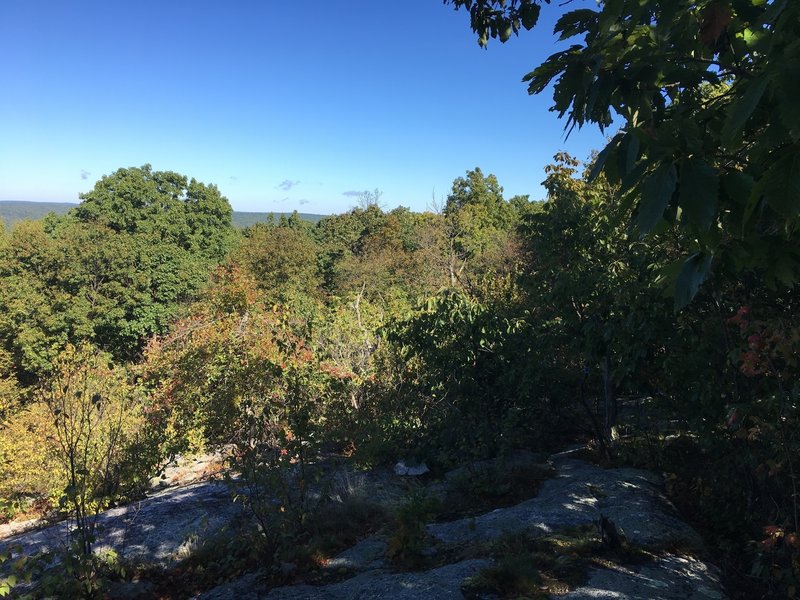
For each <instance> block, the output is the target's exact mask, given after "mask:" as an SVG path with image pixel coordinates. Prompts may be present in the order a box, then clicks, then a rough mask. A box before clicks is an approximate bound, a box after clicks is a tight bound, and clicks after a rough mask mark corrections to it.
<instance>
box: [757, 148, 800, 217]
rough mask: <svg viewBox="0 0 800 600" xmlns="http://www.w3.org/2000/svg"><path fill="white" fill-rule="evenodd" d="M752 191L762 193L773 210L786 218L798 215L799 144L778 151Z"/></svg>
mask: <svg viewBox="0 0 800 600" xmlns="http://www.w3.org/2000/svg"><path fill="white" fill-rule="evenodd" d="M753 192H754V193H759V192H760V193H763V195H764V196H765V197H766V200H767V204H769V205H770V206H771V207H772V208H773V209H774V210H775V212H777V213H778V214H779V215H781V216H783V217H785V218H787V219H794V218H796V217H798V216H800V144H795V145H794V146H790V147H788V148H783V149H781V151H780V157H779V158H777V160H775V162H773V163H772V166H771V167H770V168H769V170H767V172H766V173H764V175H762V176H761V179H760V180H759V181H758V184H756V189H754V190H753Z"/></svg>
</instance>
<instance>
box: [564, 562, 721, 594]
mask: <svg viewBox="0 0 800 600" xmlns="http://www.w3.org/2000/svg"><path fill="white" fill-rule="evenodd" d="M720 590H721V588H720V584H719V577H718V576H717V574H716V573H715V572H713V571H712V570H710V569H709V568H708V567H707V566H706V565H705V564H703V563H702V562H700V561H699V560H695V559H693V558H682V557H678V556H672V555H666V556H662V557H660V558H658V559H656V560H655V561H654V562H652V563H643V564H640V565H636V566H631V567H618V568H615V569H593V570H592V571H591V573H590V575H589V581H588V582H587V583H586V585H584V586H581V587H579V588H577V589H575V590H573V591H571V592H569V593H568V594H566V595H564V596H560V597H559V598H560V599H562V600H598V599H600V600H620V599H622V598H624V599H625V600H723V599H724V598H725V596H724V595H723V594H722V592H721V591H720Z"/></svg>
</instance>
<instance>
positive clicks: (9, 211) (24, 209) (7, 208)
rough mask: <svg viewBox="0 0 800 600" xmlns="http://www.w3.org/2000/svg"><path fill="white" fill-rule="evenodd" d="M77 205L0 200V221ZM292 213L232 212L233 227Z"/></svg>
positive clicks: (60, 212)
mask: <svg viewBox="0 0 800 600" xmlns="http://www.w3.org/2000/svg"><path fill="white" fill-rule="evenodd" d="M75 206H77V204H74V203H72V202H27V201H13V200H0V219H2V220H3V221H4V222H5V224H6V227H8V226H11V225H13V224H14V223H16V222H17V221H24V220H25V219H33V220H37V219H41V218H43V217H44V216H45V215H47V214H48V213H51V212H53V213H56V214H57V215H63V214H64V213H66V212H67V211H68V210H69V209H70V208H74V207H75ZM291 214H292V213H262V212H239V211H236V210H235V211H233V225H234V227H238V228H240V229H243V228H245V227H248V226H250V225H253V224H255V223H265V222H267V221H269V219H270V217H272V218H273V219H275V221H278V220H279V219H280V218H281V217H282V216H286V217H288V216H289V215H291ZM299 215H300V218H301V219H303V220H304V221H310V222H312V223H316V222H317V221H319V220H321V219H323V218H324V217H325V215H314V214H310V213H299Z"/></svg>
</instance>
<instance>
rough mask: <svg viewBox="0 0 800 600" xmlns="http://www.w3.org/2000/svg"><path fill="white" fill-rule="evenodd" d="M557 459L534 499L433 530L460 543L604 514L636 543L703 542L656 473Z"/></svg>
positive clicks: (554, 528)
mask: <svg viewBox="0 0 800 600" xmlns="http://www.w3.org/2000/svg"><path fill="white" fill-rule="evenodd" d="M553 462H554V464H555V467H556V473H555V476H554V477H552V478H551V479H548V480H546V481H545V482H544V484H543V485H542V488H541V490H540V491H539V495H538V496H536V497H535V498H532V499H530V500H526V501H525V502H521V503H520V504H517V505H516V506H512V507H510V508H503V509H497V510H494V511H492V512H490V513H487V514H484V515H481V516H478V517H474V518H467V519H459V520H457V521H452V522H450V523H435V524H431V525H428V532H429V533H430V534H431V535H432V536H433V537H435V538H436V539H437V540H439V541H441V542H444V543H447V544H461V543H465V542H471V541H477V540H493V539H496V538H498V537H500V536H502V535H503V534H504V533H506V532H520V531H523V530H527V531H529V532H531V533H533V534H537V533H539V534H541V535H547V534H549V533H553V532H556V531H559V530H561V529H565V528H567V527H576V526H580V525H586V524H588V523H596V522H597V521H598V519H599V517H600V515H601V514H603V515H605V516H606V517H608V518H610V519H611V520H612V521H613V522H614V523H615V524H616V526H617V527H618V528H619V529H621V530H622V531H623V532H624V534H625V537H626V538H627V539H628V541H629V542H631V543H632V544H634V545H636V546H642V547H648V546H658V545H660V544H667V543H678V544H686V545H692V546H694V545H699V544H700V543H701V542H700V537H699V536H698V534H697V533H696V532H695V531H694V530H693V529H692V528H691V527H689V526H688V525H687V524H686V523H684V522H683V521H681V519H680V518H679V517H678V515H677V513H676V511H675V509H674V507H673V506H672V504H670V502H669V501H668V500H667V499H666V497H665V496H664V495H663V493H662V491H661V481H660V478H659V477H658V476H656V475H654V474H653V473H651V472H648V471H643V470H640V469H603V468H601V467H598V466H596V465H593V464H590V463H587V462H585V461H581V460H575V459H571V458H564V457H558V456H556V457H554V459H553Z"/></svg>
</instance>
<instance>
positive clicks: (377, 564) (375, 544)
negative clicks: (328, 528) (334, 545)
mask: <svg viewBox="0 0 800 600" xmlns="http://www.w3.org/2000/svg"><path fill="white" fill-rule="evenodd" d="M388 547H389V544H387V542H386V540H385V539H384V538H382V537H379V536H371V537H368V538H367V539H365V540H362V541H360V542H358V543H357V544H356V545H355V546H353V547H351V548H348V549H347V550H345V551H344V552H342V553H341V554H339V555H337V556H336V557H334V558H332V559H330V560H329V561H328V564H326V565H325V570H326V571H338V570H343V571H356V572H360V571H371V570H374V569H383V568H386V567H387V566H388V565H387V562H386V550H387V548H388Z"/></svg>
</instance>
